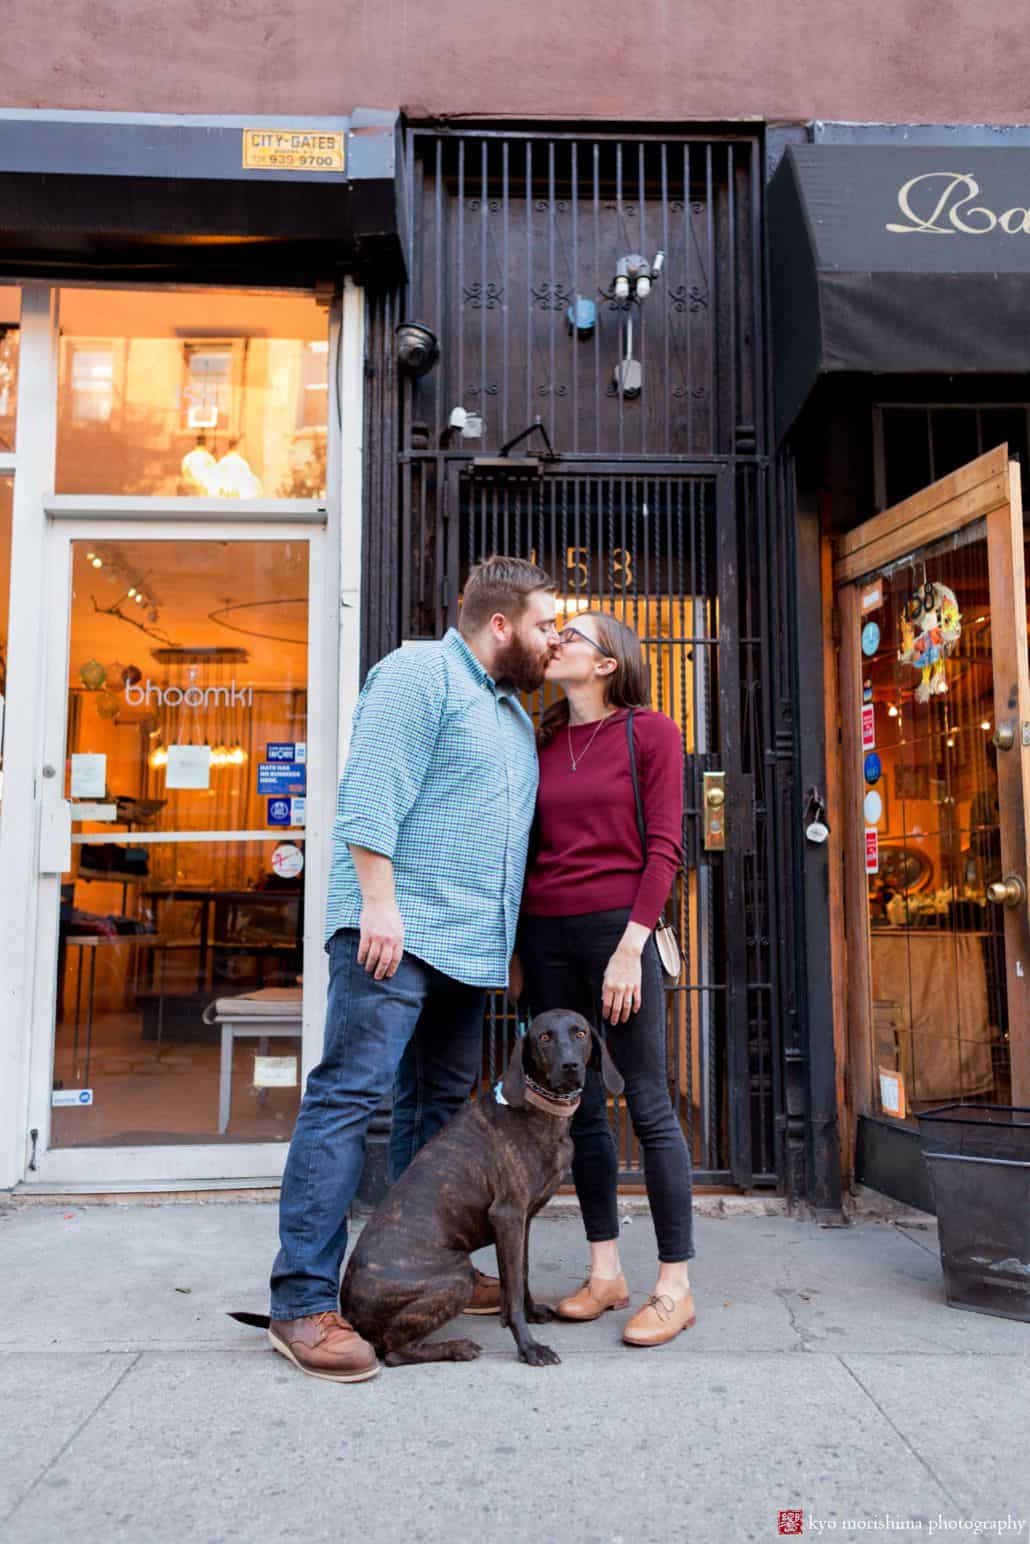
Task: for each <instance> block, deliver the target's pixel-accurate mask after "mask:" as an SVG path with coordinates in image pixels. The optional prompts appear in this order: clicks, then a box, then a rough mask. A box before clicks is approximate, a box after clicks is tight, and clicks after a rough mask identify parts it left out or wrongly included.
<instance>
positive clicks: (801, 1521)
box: [776, 1512, 805, 1533]
mask: <svg viewBox="0 0 1030 1544" xmlns="http://www.w3.org/2000/svg"><path fill="white" fill-rule="evenodd" d="M777 1523H778V1526H777V1530H776V1531H777V1532H778V1533H804V1531H805V1514H804V1512H779V1513H778V1514H777Z"/></svg>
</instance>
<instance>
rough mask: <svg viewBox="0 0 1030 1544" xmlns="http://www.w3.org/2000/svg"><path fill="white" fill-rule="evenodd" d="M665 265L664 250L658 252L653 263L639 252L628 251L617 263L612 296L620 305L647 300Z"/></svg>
mask: <svg viewBox="0 0 1030 1544" xmlns="http://www.w3.org/2000/svg"><path fill="white" fill-rule="evenodd" d="M664 267H665V253H664V252H656V253H655V257H654V262H653V263H649V262H648V261H647V258H646V257H642V256H641V254H640V253H639V252H628V253H627V254H626V256H625V257H620V258H619V260H618V262H617V263H616V264H615V278H614V279H613V280H612V287H611V291H610V298H611V299H612V300H617V301H618V302H619V304H620V305H627V304H628V303H629V302H630V301H631V300H637V301H640V300H646V299H647V297H648V295H650V293H651V285H652V284H653V283H654V281H655V280H656V279H657V278H658V276H659V274H660V273H661V271H662V269H663V268H664Z"/></svg>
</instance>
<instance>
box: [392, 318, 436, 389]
mask: <svg viewBox="0 0 1030 1544" xmlns="http://www.w3.org/2000/svg"><path fill="white" fill-rule="evenodd" d="M395 336H396V339H397V363H398V364H399V365H400V367H401V369H402V370H406V371H407V373H408V374H409V375H413V376H414V377H415V378H416V380H417V379H418V377H419V376H420V375H425V374H426V373H427V371H429V370H431V369H432V368H433V366H434V365H435V364H436V361H437V360H438V359H439V357H440V345H439V343H438V342H437V340H436V333H435V332H432V331H431V330H430V329H429V328H428V327H427V326H426V325H425V324H424V323H423V322H401V324H400V326H399V327H398V328H397V330H396V333H395Z"/></svg>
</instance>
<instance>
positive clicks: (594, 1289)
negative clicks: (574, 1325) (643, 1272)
mask: <svg viewBox="0 0 1030 1544" xmlns="http://www.w3.org/2000/svg"><path fill="white" fill-rule="evenodd" d="M628 1307H629V1287H627V1285H626V1278H625V1276H615V1277H614V1278H613V1279H612V1280H610V1281H609V1280H607V1279H606V1278H605V1277H603V1276H588V1277H587V1279H586V1281H584V1283H583V1285H582V1286H581V1287H580V1289H579V1291H578V1292H574V1293H573V1294H572V1296H571V1297H563V1298H562V1300H561V1302H560V1303H559V1304H558V1308H557V1310H556V1311H557V1314H558V1317H559V1319H580V1320H583V1321H584V1322H585V1321H586V1320H588V1319H599V1318H600V1317H601V1315H602V1314H603V1313H607V1311H608V1309H609V1308H628Z"/></svg>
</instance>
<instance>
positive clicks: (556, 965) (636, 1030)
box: [518, 910, 694, 1261]
mask: <svg viewBox="0 0 1030 1544" xmlns="http://www.w3.org/2000/svg"><path fill="white" fill-rule="evenodd" d="M628 921H629V911H628V910H626V911H595V912H591V913H589V914H588V915H585V916H580V917H529V916H525V915H524V916H523V917H522V920H521V921H520V923H519V943H518V952H519V958H520V959H521V961H522V968H523V970H524V972H525V978H526V996H527V998H528V1001H529V1007H530V1011H531V1012H532V1013H533V1014H537V1013H544V1012H546V1011H547V1009H548V1008H571V1009H572V1010H573V1011H574V1012H575V1013H581V1014H582V1015H583V1017H584V1018H585V1019H587V1020H588V1021H589V1022H590V1023H591V1024H593V1025H595V1026H596V1028H597V1029H599V1030H600V1031H601V1032H602V1034H604V1035H605V1043H606V1044H607V1046H608V1050H609V1052H610V1054H611V1058H612V1060H613V1061H614V1063H615V1065H616V1067H617V1068H618V1069H619V1071H620V1072H621V1074H622V1076H623V1078H624V1079H625V1083H626V1090H625V1094H624V1098H625V1100H626V1103H627V1105H628V1107H629V1114H630V1119H631V1120H632V1122H633V1130H634V1131H635V1132H636V1135H637V1140H638V1141H639V1143H640V1145H641V1147H642V1149H643V1153H644V1179H645V1181H646V1184H647V1198H648V1201H649V1202H650V1206H651V1216H652V1219H653V1221H654V1230H655V1234H656V1236H657V1239H658V1258H659V1260H662V1261H673V1260H690V1259H693V1256H694V1234H693V1211H692V1201H691V1190H692V1183H693V1170H692V1167H691V1161H690V1150H689V1148H688V1147H687V1144H686V1141H685V1140H684V1137H683V1132H682V1129H681V1128H680V1124H679V1121H678V1120H677V1119H676V1112H675V1111H674V1109H673V1107H672V1100H671V1099H670V1097H669V1088H668V1084H667V1082H666V1075H665V989H664V987H663V985H662V967H661V964H660V963H659V960H658V952H657V950H656V948H655V943H654V939H653V938H649V939H648V941H647V943H646V944H645V945H644V953H643V957H642V961H641V981H640V1011H639V1012H638V1013H634V1014H632V1015H631V1016H630V1018H629V1019H628V1020H627V1021H626V1023H625V1024H607V1025H606V1024H605V1023H604V1022H603V1021H602V1018H601V984H602V981H603V979H604V972H605V968H606V966H607V964H608V961H609V960H610V959H611V957H612V954H613V953H614V951H615V947H616V945H617V944H618V942H619V939H620V938H621V937H622V935H623V932H624V931H625V927H626V923H627V922H628ZM572 1138H573V1141H574V1142H575V1155H574V1157H573V1160H572V1177H573V1179H574V1180H575V1182H576V1194H577V1195H578V1196H579V1205H580V1210H581V1211H582V1213H583V1222H584V1224H585V1226H586V1234H587V1239H588V1240H589V1241H590V1243H592V1244H598V1243H601V1242H602V1241H603V1240H605V1239H616V1238H618V1236H619V1213H618V1206H617V1204H616V1197H617V1191H618V1178H619V1165H618V1158H617V1155H616V1151H615V1143H614V1141H613V1140H612V1133H611V1127H610V1126H609V1124H608V1111H607V1100H606V1094H605V1088H604V1084H603V1083H602V1081H601V1074H600V1072H599V1071H598V1070H596V1069H595V1068H591V1069H590V1071H589V1072H588V1073H587V1082H586V1087H585V1088H584V1090H583V1099H582V1102H581V1104H580V1107H579V1109H578V1110H577V1111H576V1114H575V1115H574V1116H573V1118H572Z"/></svg>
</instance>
